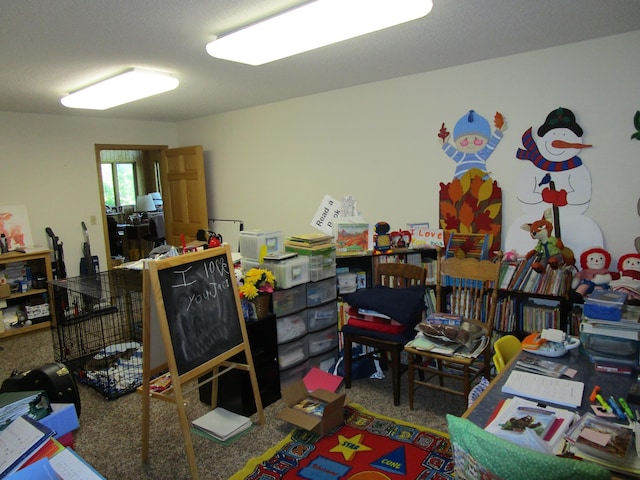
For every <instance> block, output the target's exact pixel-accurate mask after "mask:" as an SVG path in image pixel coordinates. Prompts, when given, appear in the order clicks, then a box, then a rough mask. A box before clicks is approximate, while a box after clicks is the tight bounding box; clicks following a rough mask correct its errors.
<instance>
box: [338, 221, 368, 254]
mask: <svg viewBox="0 0 640 480" xmlns="http://www.w3.org/2000/svg"><path fill="white" fill-rule="evenodd" d="M334 229H335V230H334V231H335V243H336V255H365V254H366V253H367V252H368V251H369V250H370V246H372V245H373V230H372V229H371V225H370V224H368V223H354V222H340V221H336V222H335V223H334Z"/></svg>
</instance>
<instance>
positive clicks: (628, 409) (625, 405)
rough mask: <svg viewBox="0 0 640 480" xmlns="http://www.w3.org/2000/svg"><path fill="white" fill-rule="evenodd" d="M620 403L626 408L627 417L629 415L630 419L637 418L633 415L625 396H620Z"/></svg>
mask: <svg viewBox="0 0 640 480" xmlns="http://www.w3.org/2000/svg"><path fill="white" fill-rule="evenodd" d="M618 403H619V404H620V406H621V407H622V409H623V410H624V413H626V414H627V417H629V420H635V417H634V416H633V412H632V411H631V409H630V408H629V405H628V404H627V401H626V400H625V399H624V398H622V397H620V398H619V399H618Z"/></svg>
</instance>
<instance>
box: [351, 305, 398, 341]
mask: <svg viewBox="0 0 640 480" xmlns="http://www.w3.org/2000/svg"><path fill="white" fill-rule="evenodd" d="M348 314H349V320H348V322H347V324H348V325H351V326H352V327H355V328H362V329H365V330H373V331H376V332H381V333H390V334H392V335H396V334H398V333H402V332H403V331H405V330H406V328H407V327H405V326H404V325H402V324H400V323H398V322H396V321H395V320H392V319H385V318H381V317H376V316H373V315H362V314H360V313H358V309H357V308H355V307H349V310H348Z"/></svg>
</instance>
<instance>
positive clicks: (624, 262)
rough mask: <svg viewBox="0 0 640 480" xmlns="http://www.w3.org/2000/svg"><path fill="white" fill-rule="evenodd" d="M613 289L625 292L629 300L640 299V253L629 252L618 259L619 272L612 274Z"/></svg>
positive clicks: (611, 283) (610, 284) (610, 285)
mask: <svg viewBox="0 0 640 480" xmlns="http://www.w3.org/2000/svg"><path fill="white" fill-rule="evenodd" d="M609 287H610V288H611V290H616V291H619V292H625V293H627V295H628V299H629V300H633V301H634V303H638V302H636V301H640V253H627V254H626V255H622V256H621V257H620V259H619V260H618V272H615V273H613V274H612V280H611V281H610V282H609Z"/></svg>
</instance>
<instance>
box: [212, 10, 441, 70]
mask: <svg viewBox="0 0 640 480" xmlns="http://www.w3.org/2000/svg"><path fill="white" fill-rule="evenodd" d="M432 7H433V2H432V0H315V1H313V2H307V3H304V4H303V5H301V6H298V7H295V8H293V9H291V10H287V11H285V12H283V13H281V14H278V15H276V16H273V17H270V18H267V19H265V20H262V21H260V22H258V23H255V24H252V25H249V26H247V27H244V28H242V29H240V30H237V31H234V32H232V33H229V34H228V35H224V36H221V37H220V38H217V39H216V40H214V41H213V42H211V43H209V44H208V45H207V53H209V55H211V56H212V57H216V58H222V59H224V60H231V61H233V62H240V63H247V64H249V65H262V64H264V63H268V62H272V61H274V60H278V59H280V58H285V57H289V56H291V55H296V54H298V53H302V52H306V51H309V50H313V49H315V48H319V47H323V46H325V45H330V44H332V43H337V42H341V41H342V40H347V39H349V38H353V37H357V36H360V35H364V34H366V33H370V32H375V31H376V30H382V29H384V28H388V27H391V26H394V25H399V24H401V23H404V22H408V21H410V20H415V19H416V18H420V17H424V16H425V15H427V14H428V13H429V12H430V11H431V8H432Z"/></svg>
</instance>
